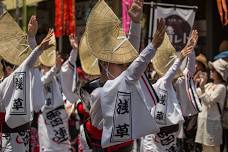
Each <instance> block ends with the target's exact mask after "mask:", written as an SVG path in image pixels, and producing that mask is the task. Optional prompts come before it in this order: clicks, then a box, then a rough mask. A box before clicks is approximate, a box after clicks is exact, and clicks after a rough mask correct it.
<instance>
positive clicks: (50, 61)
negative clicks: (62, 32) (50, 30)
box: [39, 34, 56, 67]
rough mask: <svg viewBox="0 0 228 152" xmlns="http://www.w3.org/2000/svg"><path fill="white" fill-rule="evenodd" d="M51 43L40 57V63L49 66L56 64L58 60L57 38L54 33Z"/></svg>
mask: <svg viewBox="0 0 228 152" xmlns="http://www.w3.org/2000/svg"><path fill="white" fill-rule="evenodd" d="M50 43H51V44H52V46H51V47H50V48H48V49H46V50H44V52H43V53H42V54H41V55H40V57H39V60H40V63H41V64H43V65H45V66H47V67H52V66H54V65H55V62H56V40H55V35H54V34H53V36H52V38H51V41H50Z"/></svg>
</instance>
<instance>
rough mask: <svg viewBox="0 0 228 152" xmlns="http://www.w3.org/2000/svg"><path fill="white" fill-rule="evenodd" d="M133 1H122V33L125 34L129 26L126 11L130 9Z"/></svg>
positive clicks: (129, 21)
mask: <svg viewBox="0 0 228 152" xmlns="http://www.w3.org/2000/svg"><path fill="white" fill-rule="evenodd" d="M132 3H133V0H122V23H123V29H124V32H125V33H126V34H127V33H128V31H129V28H130V24H131V18H130V17H129V15H128V9H129V8H130V6H131V4H132Z"/></svg>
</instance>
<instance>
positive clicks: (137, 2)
mask: <svg viewBox="0 0 228 152" xmlns="http://www.w3.org/2000/svg"><path fill="white" fill-rule="evenodd" d="M143 1H144V0H134V2H133V3H132V5H131V8H130V9H129V10H128V15H129V16H130V17H131V19H132V21H133V22H135V23H139V22H140V20H141V17H142V13H143Z"/></svg>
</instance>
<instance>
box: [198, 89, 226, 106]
mask: <svg viewBox="0 0 228 152" xmlns="http://www.w3.org/2000/svg"><path fill="white" fill-rule="evenodd" d="M225 97H226V87H225V86H224V85H218V86H216V88H215V90H214V91H211V92H209V93H208V92H205V93H203V94H202V95H201V96H200V99H201V101H202V102H203V103H204V104H206V105H210V104H215V103H219V102H221V101H225Z"/></svg>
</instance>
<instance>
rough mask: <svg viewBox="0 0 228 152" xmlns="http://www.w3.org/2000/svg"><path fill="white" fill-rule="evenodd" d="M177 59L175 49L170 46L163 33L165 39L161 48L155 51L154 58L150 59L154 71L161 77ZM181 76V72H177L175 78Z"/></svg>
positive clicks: (167, 38)
mask: <svg viewBox="0 0 228 152" xmlns="http://www.w3.org/2000/svg"><path fill="white" fill-rule="evenodd" d="M176 57H177V53H176V49H175V48H174V47H173V45H172V44H171V42H170V40H169V37H168V35H167V33H165V38H164V40H163V42H162V44H161V46H160V47H159V48H158V49H157V51H156V53H155V56H154V57H153V59H152V63H153V67H154V70H155V71H156V72H157V73H158V74H159V75H160V76H163V75H165V73H166V72H167V71H168V70H169V68H170V67H171V66H172V65H173V63H174V61H175V59H176ZM180 75H181V71H180V70H178V71H177V74H176V77H178V76H180Z"/></svg>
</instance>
